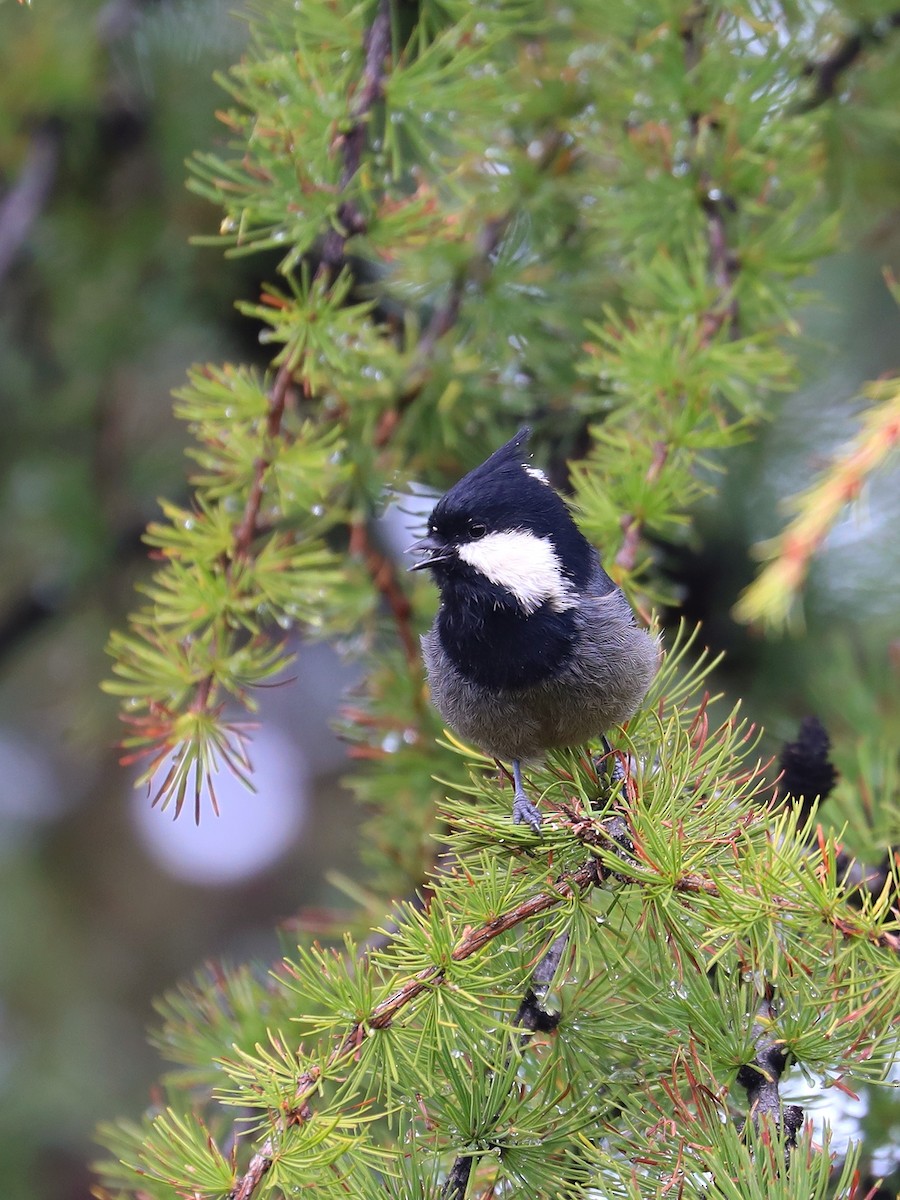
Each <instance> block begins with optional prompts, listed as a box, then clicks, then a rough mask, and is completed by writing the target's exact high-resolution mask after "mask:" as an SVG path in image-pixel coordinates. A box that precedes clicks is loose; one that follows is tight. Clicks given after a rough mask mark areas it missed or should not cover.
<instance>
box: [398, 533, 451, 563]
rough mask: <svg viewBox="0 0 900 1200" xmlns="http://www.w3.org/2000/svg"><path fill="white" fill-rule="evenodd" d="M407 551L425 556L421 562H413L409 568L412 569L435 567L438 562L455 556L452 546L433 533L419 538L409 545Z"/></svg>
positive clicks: (446, 560)
mask: <svg viewBox="0 0 900 1200" xmlns="http://www.w3.org/2000/svg"><path fill="white" fill-rule="evenodd" d="M406 553H407V554H423V555H424V556H425V557H424V558H423V559H421V561H420V562H417V563H413V565H412V566H411V567H410V568H409V569H410V571H424V570H425V569H426V568H427V567H433V566H434V565H435V564H436V563H442V562H449V561H450V559H451V558H452V557H453V551H452V550H451V549H450V547H449V546H446V545H445V544H444V543H443V542H441V541H439V540H438V539H437V538H436V537H433V536H432V535H431V534H429V535H428V536H427V537H423V538H419V540H418V541H417V542H413V544H412V545H411V546H407V547H406Z"/></svg>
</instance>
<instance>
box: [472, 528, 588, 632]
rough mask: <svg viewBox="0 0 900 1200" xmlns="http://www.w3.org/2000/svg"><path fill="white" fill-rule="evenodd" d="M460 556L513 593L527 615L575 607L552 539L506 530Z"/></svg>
mask: <svg viewBox="0 0 900 1200" xmlns="http://www.w3.org/2000/svg"><path fill="white" fill-rule="evenodd" d="M457 553H458V554H459V557H460V558H461V559H462V560H463V562H466V563H468V564H469V566H470V567H474V568H475V570H476V571H480V572H481V574H482V575H484V576H485V577H486V578H487V579H489V580H490V581H491V583H496V584H499V585H500V587H503V588H506V590H507V591H508V592H512V594H513V595H514V596H515V598H516V599H517V600H518V602H519V604H520V605H521V606H522V608H523V609H524V610H525V612H527V613H533V612H534V611H535V609H538V608H540V606H541V605H542V604H549V605H550V607H551V608H552V609H554V610H555V611H556V612H564V611H565V609H567V608H574V606H575V596H574V592H573V589H572V585H571V584H570V583H569V581H568V580H567V579H566V577H565V576H564V575H563V573H562V566H561V564H560V561H559V556H558V555H557V553H556V551H555V550H554V549H553V545H552V543H551V541H550V539H549V538H542V537H535V535H534V534H533V533H526V532H525V531H524V530H521V529H507V530H503V531H502V532H501V533H489V534H488V535H487V536H486V537H483V538H481V539H480V540H479V541H477V542H468V543H466V545H464V546H460V547H459V550H458V552H457Z"/></svg>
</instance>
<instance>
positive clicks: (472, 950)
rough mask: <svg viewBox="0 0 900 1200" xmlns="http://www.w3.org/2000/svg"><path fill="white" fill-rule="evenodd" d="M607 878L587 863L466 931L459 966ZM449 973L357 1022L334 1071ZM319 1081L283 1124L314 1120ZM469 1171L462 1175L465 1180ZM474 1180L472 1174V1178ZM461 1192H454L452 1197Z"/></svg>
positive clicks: (248, 1186)
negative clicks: (370, 1035)
mask: <svg viewBox="0 0 900 1200" xmlns="http://www.w3.org/2000/svg"><path fill="white" fill-rule="evenodd" d="M605 877H606V874H605V871H604V870H603V868H602V867H601V865H600V864H599V863H598V862H597V861H596V860H595V859H593V858H590V859H588V860H587V862H585V863H584V864H582V866H581V867H579V868H578V869H577V870H575V871H572V872H570V873H569V874H566V875H561V876H559V877H557V879H555V880H554V882H553V887H552V888H551V889H548V890H547V891H545V892H538V893H537V894H536V895H534V896H531V897H530V898H529V899H528V900H523V901H522V902H521V903H520V904H517V905H515V906H514V907H513V908H511V909H509V910H508V911H507V912H505V913H501V914H500V915H498V916H497V917H495V918H494V919H493V920H491V921H488V922H486V923H485V924H483V925H480V926H478V927H476V928H474V929H466V930H465V932H464V933H463V934H462V936H461V937H460V939H459V941H458V942H457V943H456V945H455V946H454V948H453V950H452V952H451V955H450V957H451V959H452V961H453V962H455V963H459V962H465V960H466V959H468V958H471V957H472V955H474V954H477V953H479V951H481V950H483V949H484V948H485V947H486V946H489V945H490V944H491V942H493V941H494V940H495V938H498V937H500V936H501V935H502V934H504V933H508V932H509V931H510V930H511V929H515V928H516V926H518V925H521V924H522V923H523V922H525V921H529V920H531V919H532V918H533V917H536V916H540V914H541V913H544V912H548V911H550V909H553V908H555V907H557V905H559V904H562V903H563V902H564V901H566V900H569V899H571V898H572V897H574V896H578V895H580V894H581V893H583V892H585V891H587V890H588V889H590V888H592V887H594V886H596V885H597V884H599V883H601V882H602V881H603V879H604V878H605ZM445 978H446V971H445V969H444V968H443V967H439V966H431V967H426V968H425V969H424V970H422V971H418V972H417V973H416V974H415V975H413V976H412V977H411V978H409V979H407V980H406V981H405V982H404V983H402V984H401V985H400V986H399V987H398V988H396V989H395V990H394V991H393V992H391V994H390V995H389V996H387V997H385V999H384V1000H381V1001H379V1003H378V1004H376V1005H375V1006H374V1008H373V1009H372V1011H371V1012H370V1013H369V1014H368V1015H367V1016H366V1017H365V1018H364V1019H363V1020H361V1021H357V1022H355V1023H354V1024H353V1025H352V1026H351V1027H350V1029H349V1030H348V1032H347V1033H346V1034H345V1035H344V1036H343V1037H342V1038H341V1039H340V1040H339V1041H338V1042H336V1044H335V1046H334V1049H333V1050H332V1052H331V1054H330V1055H329V1058H328V1066H329V1067H333V1066H336V1065H337V1064H339V1063H341V1062H343V1061H344V1060H346V1059H347V1058H348V1057H352V1056H353V1055H354V1054H355V1053H356V1052H357V1050H358V1049H359V1046H360V1044H361V1043H362V1041H363V1039H364V1038H365V1037H366V1035H367V1031H369V1030H373V1029H387V1028H388V1027H389V1026H390V1025H391V1024H392V1023H393V1021H394V1020H395V1019H396V1018H397V1016H398V1015H399V1014H400V1013H401V1012H402V1011H403V1009H404V1008H405V1007H406V1006H407V1005H408V1004H411V1003H412V1001H413V1000H416V999H417V998H418V997H419V996H421V995H422V994H423V993H424V992H426V991H428V990H430V989H432V988H434V987H439V986H441V984H443V983H444V980H445ZM318 1080H319V1076H318V1075H314V1074H313V1073H311V1072H307V1073H305V1074H303V1075H301V1076H300V1078H299V1079H298V1082H297V1089H296V1093H295V1103H294V1107H293V1108H292V1109H291V1111H290V1112H289V1113H288V1114H287V1115H286V1117H284V1118H283V1119H284V1120H285V1122H286V1123H287V1124H293V1125H297V1124H302V1123H303V1122H304V1121H306V1120H308V1119H309V1117H310V1116H311V1115H312V1113H311V1109H310V1107H309V1105H308V1104H307V1099H308V1097H309V1096H310V1095H311V1093H312V1092H313V1091H314V1090H315V1088H316V1086H317V1085H318ZM275 1154H276V1151H275V1148H274V1144H273V1142H272V1140H271V1139H267V1140H266V1141H265V1142H264V1143H263V1145H262V1146H261V1147H260V1149H259V1150H258V1151H257V1153H256V1154H254V1156H253V1158H252V1159H251V1161H250V1166H249V1167H248V1168H247V1171H246V1172H245V1173H244V1174H243V1175H242V1176H240V1177H239V1178H238V1180H237V1181H236V1183H235V1186H234V1188H233V1189H232V1191H231V1192H230V1193H229V1196H230V1200H250V1197H251V1196H252V1195H253V1193H254V1191H255V1189H256V1188H257V1187H258V1186H259V1184H260V1182H261V1181H262V1179H263V1177H264V1175H265V1174H266V1173H267V1172H268V1171H269V1169H270V1168H271V1166H272V1163H273V1162H274V1158H275ZM462 1172H463V1168H462V1167H460V1168H459V1171H458V1178H460V1179H461V1178H462ZM466 1178H468V1173H466ZM452 1194H455V1195H459V1194H460V1193H458V1192H457V1193H448V1196H449V1195H452Z"/></svg>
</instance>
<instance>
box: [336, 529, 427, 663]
mask: <svg viewBox="0 0 900 1200" xmlns="http://www.w3.org/2000/svg"><path fill="white" fill-rule="evenodd" d="M349 549H350V553H351V554H354V555H357V556H358V557H360V558H362V560H363V562H364V563H365V565H366V570H367V571H368V572H369V578H370V579H371V580H372V583H373V584H374V586H375V590H376V591H377V592H379V593H380V595H381V596H382V597H383V598H384V600H385V602H386V603H387V606H388V608H389V609H390V611H391V616H392V617H393V618H394V625H395V626H396V629H397V636H398V638H399V639H400V644H401V646H402V647H403V653H404V655H405V656H406V663H407V666H408V667H409V668H410V670H416V671H419V670H421V663H422V660H421V655H420V654H419V642H418V639H417V638H416V635H415V632H414V630H413V626H412V611H413V610H412V602H411V601H410V599H409V596H408V595H407V593H406V591H405V590H404V588H403V586H402V584H401V583H400V575H399V573H398V571H397V568H396V566H395V564H394V562H393V560H392V559H390V558H389V557H388V556H387V555H386V554H382V553H381V551H380V550H379V549H378V547H377V546H375V545H373V543H372V539H371V538H370V536H369V530H368V527H367V525H366V523H365V522H364V521H354V522H353V524H352V525H351V526H350V547H349Z"/></svg>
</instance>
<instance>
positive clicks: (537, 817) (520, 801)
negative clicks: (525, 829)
mask: <svg viewBox="0 0 900 1200" xmlns="http://www.w3.org/2000/svg"><path fill="white" fill-rule="evenodd" d="M512 816H513V822H514V824H516V825H521V824H522V823H523V822H524V823H525V824H526V825H530V826H531V828H532V829H533V830H534V832H535V833H540V831H541V814H540V813H539V812H538V810H537V809H536V808H535V806H534V805H533V804H532V803H531V801H530V800H529V799H528V797H527V796H526V795H525V793H524V792H516V793H515V795H514V796H513V810H512Z"/></svg>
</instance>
